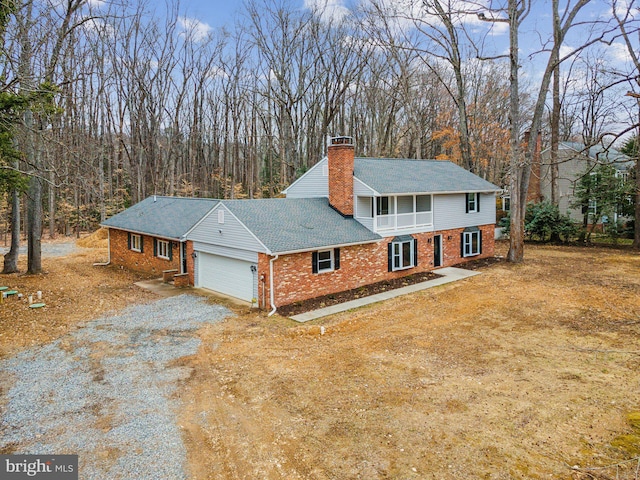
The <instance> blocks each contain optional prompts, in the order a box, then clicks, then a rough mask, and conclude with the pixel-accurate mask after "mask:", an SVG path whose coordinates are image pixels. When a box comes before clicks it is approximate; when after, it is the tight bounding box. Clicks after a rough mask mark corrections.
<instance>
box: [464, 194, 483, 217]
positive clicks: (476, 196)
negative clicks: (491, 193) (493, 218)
mask: <svg viewBox="0 0 640 480" xmlns="http://www.w3.org/2000/svg"><path fill="white" fill-rule="evenodd" d="M469 195H473V200H469ZM478 199H479V194H478V193H477V192H468V193H467V194H466V195H465V196H464V201H465V202H466V211H467V213H480V210H479V209H478V203H479V202H478ZM470 202H473V210H472V209H471V207H470V206H469V203H470Z"/></svg>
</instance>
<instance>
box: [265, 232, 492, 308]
mask: <svg viewBox="0 0 640 480" xmlns="http://www.w3.org/2000/svg"><path fill="white" fill-rule="evenodd" d="M480 230H481V231H482V253H481V254H480V255H476V256H473V257H466V258H463V257H462V256H461V238H462V232H463V231H464V229H463V228H459V229H454V230H445V231H440V232H429V233H419V234H414V235H412V236H413V237H414V238H416V239H417V240H418V265H417V266H416V267H414V268H410V269H407V270H400V271H395V272H389V271H388V253H387V249H388V244H389V242H391V240H392V239H393V237H389V238H385V239H384V240H382V241H380V242H377V243H372V244H365V245H356V246H351V247H343V248H341V249H340V269H339V270H334V271H332V272H326V273H312V267H311V256H312V252H304V253H296V254H291V255H284V256H282V257H279V258H278V259H277V260H276V261H275V262H274V283H275V304H276V305H277V306H283V305H288V304H291V303H295V302H298V301H302V300H307V299H310V298H314V297H320V296H323V295H329V294H332V293H336V292H340V291H344V290H351V289H354V288H358V287H361V286H363V285H368V284H371V283H376V282H380V281H383V280H389V279H393V278H399V277H403V276H407V275H411V274H414V273H419V272H425V271H430V270H433V269H434V266H433V260H434V259H433V237H434V235H441V236H442V247H443V249H442V260H443V262H442V263H443V265H442V266H443V267H448V266H453V265H459V264H461V263H465V262H468V261H470V260H475V259H478V258H486V257H492V256H493V255H494V251H495V250H494V247H495V243H494V225H484V226H481V227H480ZM271 258H272V257H269V256H268V255H265V254H259V256H258V275H259V277H258V278H261V277H262V276H264V282H260V283H259V290H258V293H259V303H260V306H261V307H263V308H267V307H268V306H269V260H270V259H271ZM263 289H264V298H265V299H266V305H263V303H262V298H263Z"/></svg>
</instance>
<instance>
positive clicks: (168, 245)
mask: <svg viewBox="0 0 640 480" xmlns="http://www.w3.org/2000/svg"><path fill="white" fill-rule="evenodd" d="M160 245H166V250H167V252H166V253H167V254H166V255H162V254H161V253H160ZM163 250H164V248H163ZM170 250H171V241H169V240H156V257H158V258H162V259H163V260H171V258H170V256H169V255H170Z"/></svg>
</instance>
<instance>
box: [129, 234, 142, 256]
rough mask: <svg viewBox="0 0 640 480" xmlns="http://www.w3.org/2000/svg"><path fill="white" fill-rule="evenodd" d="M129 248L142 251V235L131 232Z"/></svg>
mask: <svg viewBox="0 0 640 480" xmlns="http://www.w3.org/2000/svg"><path fill="white" fill-rule="evenodd" d="M129 249H130V250H133V251H134V252H142V236H141V235H136V234H135V233H130V234H129Z"/></svg>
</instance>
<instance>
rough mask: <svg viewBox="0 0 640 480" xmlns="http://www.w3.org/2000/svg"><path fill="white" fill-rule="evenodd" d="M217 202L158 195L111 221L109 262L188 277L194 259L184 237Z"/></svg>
mask: <svg viewBox="0 0 640 480" xmlns="http://www.w3.org/2000/svg"><path fill="white" fill-rule="evenodd" d="M217 203H218V201H217V200H211V199H204V198H179V197H162V196H157V195H154V196H152V197H148V198H146V199H145V200H143V201H141V202H139V203H137V204H135V205H133V206H132V207H130V208H128V209H126V210H125V211H123V212H121V213H119V214H117V215H115V216H113V217H111V218H109V219H107V220H106V221H104V222H103V223H102V226H103V227H106V228H108V229H109V262H110V263H112V264H114V265H120V266H123V267H127V268H129V269H131V270H135V271H138V272H144V273H149V274H157V275H161V274H162V272H163V271H166V270H175V271H176V273H178V274H183V275H184V274H187V273H188V271H189V270H190V269H193V265H189V263H191V264H193V259H192V258H191V257H189V254H188V252H187V242H186V240H185V239H184V235H185V234H186V233H187V232H188V231H189V230H190V229H191V228H192V227H193V226H194V225H195V224H196V223H197V222H198V221H199V220H200V219H201V218H202V217H203V216H204V215H206V214H207V212H209V211H210V210H211V209H212V208H213V207H214V206H215V205H216V204H217ZM187 280H188V276H187Z"/></svg>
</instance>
